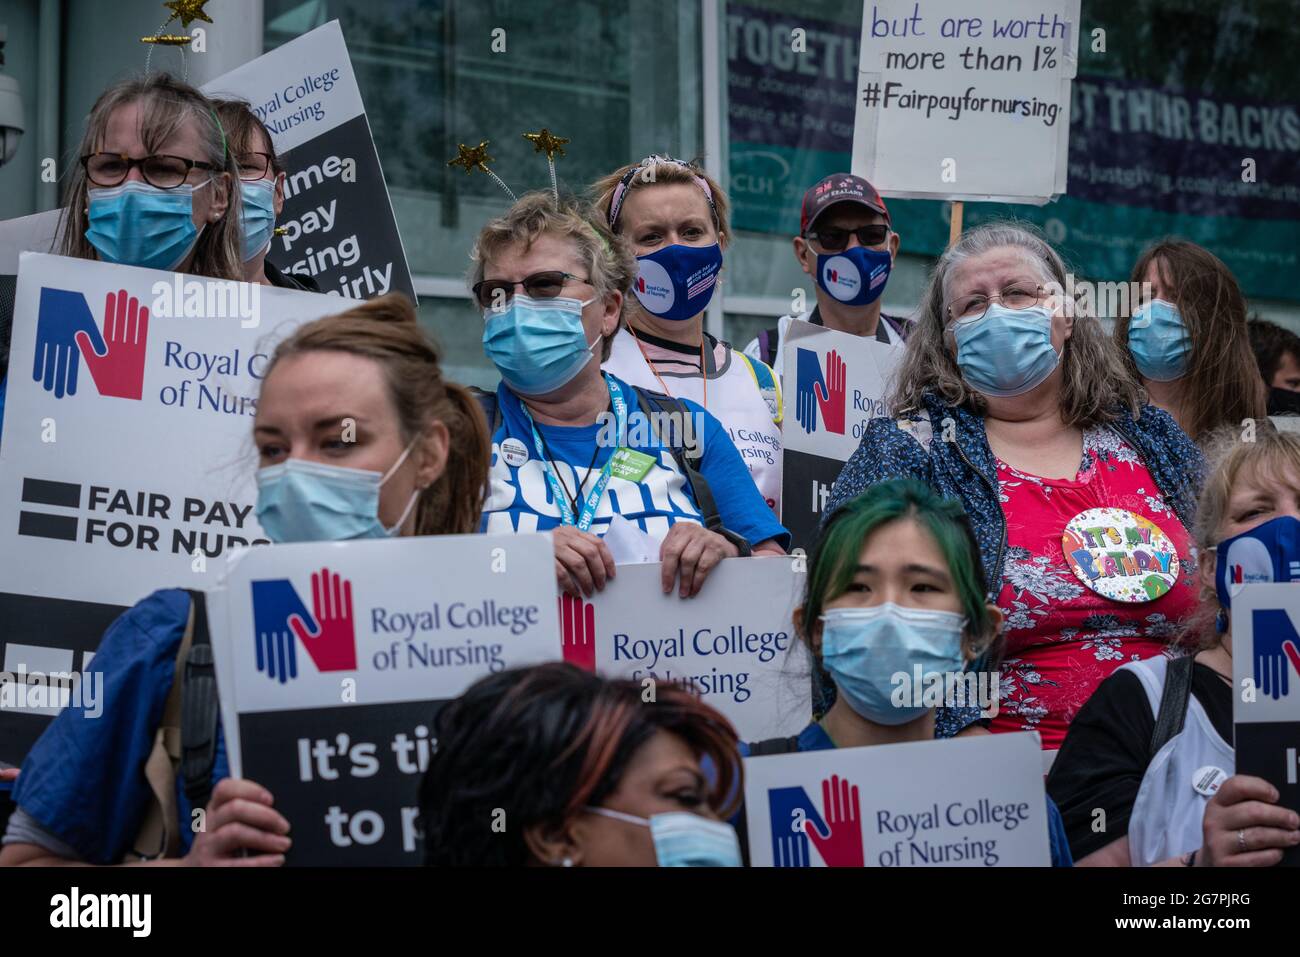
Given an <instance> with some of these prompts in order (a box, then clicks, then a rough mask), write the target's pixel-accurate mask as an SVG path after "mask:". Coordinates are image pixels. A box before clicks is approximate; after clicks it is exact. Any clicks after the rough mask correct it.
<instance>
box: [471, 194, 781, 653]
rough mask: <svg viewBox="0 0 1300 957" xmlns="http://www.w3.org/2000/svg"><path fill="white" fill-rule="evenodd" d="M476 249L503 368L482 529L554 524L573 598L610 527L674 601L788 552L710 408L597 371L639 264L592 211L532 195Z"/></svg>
mask: <svg viewBox="0 0 1300 957" xmlns="http://www.w3.org/2000/svg"><path fill="white" fill-rule="evenodd" d="M473 259H474V268H473V272H472V274H471V280H470V281H471V288H472V290H473V293H474V299H475V302H476V303H477V305H478V307H479V308H480V309H481V310H482V313H483V348H484V351H485V352H486V353H487V357H488V358H489V359H490V360H491V361H492V363H493V365H495V366H496V367H497V371H498V372H500V373H501V385H500V386H499V387H498V388H497V391H496V394H495V396H490V395H485V396H484V411H485V412H486V413H487V416H488V420H489V422H490V423H491V426H492V471H491V476H490V478H491V481H490V487H489V491H488V499H487V502H486V503H485V504H484V506H483V524H482V530H483V531H485V532H507V533H508V532H535V531H549V532H551V533H552V539H553V542H554V546H555V571H556V577H557V579H558V581H559V585H560V587H561V588H563V589H564V590H565V591H566V592H567V593H568V594H569V595H571V596H573V597H575V598H576V597H577V596H579V595H580V594H581V595H590V594H592V593H593V592H595V591H600V590H601V589H603V588H604V587H605V583H606V581H607V580H609V579H611V578H613V577H614V574H615V568H614V565H615V560H614V555H613V552H612V551H611V549H610V547H609V545H608V544H607V543H606V541H605V536H606V535H607V534H609V533H610V532H611V530H613V529H615V528H618V529H620V531H619V537H620V538H622V539H623V540H624V541H627V540H628V539H629V537H630V538H631V539H632V540H633V541H635V542H636V543H637V545H636V547H637V548H639V549H643V550H646V551H651V552H653V554H654V555H655V556H656V557H657V558H658V560H659V561H660V562H661V563H662V564H663V572H662V575H661V579H660V581H661V584H662V586H663V591H664V592H665V593H668V592H670V591H671V590H672V588H673V585H674V582H678V583H679V593H680V595H681V597H682V598H688V597H691V596H693V595H695V594H696V593H697V592H699V590H700V587H701V586H702V585H703V583H704V579H705V578H706V577H707V576H708V574H709V572H710V571H711V570H712V569H713V568H714V567H716V566H717V564H718V562H720V561H721V560H722V559H724V558H736V557H740V556H746V555H749V554H750V553H751V551H752V552H754V553H770V554H777V555H779V554H783V553H784V547H785V545H787V544H788V543H789V539H790V536H789V533H788V532H786V530H785V529H784V528H782V527H781V525H780V523H779V522H777V520H776V518H775V516H773V515H772V511H771V509H769V508H768V507H767V504H766V503H765V502H764V501H763V497H762V495H760V494H759V492H758V489H757V488H756V487H755V485H754V480H753V479H752V478H750V474H749V470H748V469H747V468H746V467H745V463H744V461H743V460H742V459H741V457H740V453H739V452H737V451H736V447H735V446H734V445H732V443H731V439H730V438H729V437H728V436H727V433H726V432H725V431H724V430H723V427H722V425H721V424H720V423H719V422H718V420H717V419H716V418H714V417H713V416H712V415H711V414H710V413H708V412H706V411H705V410H704V409H703V408H702V407H701V406H699V405H696V404H695V403H694V402H691V401H689V400H684V399H673V398H671V397H669V396H666V395H662V394H659V393H655V392H651V391H649V390H648V389H640V388H635V387H633V386H632V385H630V384H629V383H627V382H626V381H624V380H623V379H621V378H619V377H618V376H616V375H614V374H612V373H608V372H602V371H601V367H600V364H601V362H602V361H603V360H604V359H606V358H607V357H608V355H609V349H610V341H611V340H612V339H613V337H614V335H615V334H616V333H617V331H618V326H619V318H620V316H621V315H622V312H623V307H624V304H625V302H626V301H627V295H628V290H629V289H630V288H631V286H632V279H633V277H634V276H635V274H636V266H635V261H634V260H633V258H632V254H631V252H630V250H629V249H628V247H627V245H626V244H625V243H624V241H623V240H621V239H620V238H619V237H617V236H615V235H614V234H613V233H612V232H611V231H610V230H609V228H608V227H607V226H606V225H605V223H604V220H603V218H602V217H600V216H598V215H596V214H595V213H594V211H593V210H592V209H591V207H590V206H587V205H586V204H583V203H580V202H576V201H572V200H567V199H566V200H560V201H558V202H557V201H556V200H554V199H552V197H551V194H550V193H541V192H538V193H529V194H527V195H525V196H523V197H522V198H521V199H519V201H518V202H516V203H515V204H514V205H513V206H512V207H511V208H510V209H509V210H508V211H507V212H506V213H505V214H504V215H502V216H499V217H497V218H496V219H493V220H491V221H490V222H488V223H487V224H486V225H485V226H484V227H483V230H482V231H481V232H480V233H479V237H478V240H477V242H476V243H475V244H474V252H473ZM585 650H586V652H588V653H594V651H593V649H592V646H591V645H590V643H588V644H587V646H586V649H585ZM592 663H593V664H594V662H592Z"/></svg>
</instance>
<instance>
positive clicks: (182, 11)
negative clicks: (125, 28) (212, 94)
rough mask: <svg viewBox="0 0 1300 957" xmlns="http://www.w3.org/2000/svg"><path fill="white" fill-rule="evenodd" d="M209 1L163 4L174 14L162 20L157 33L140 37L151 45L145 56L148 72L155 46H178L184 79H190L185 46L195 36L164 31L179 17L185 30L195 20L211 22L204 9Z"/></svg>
mask: <svg viewBox="0 0 1300 957" xmlns="http://www.w3.org/2000/svg"><path fill="white" fill-rule="evenodd" d="M207 2H208V0H167V2H166V3H164V4H163V6H164V7H166V8H167V9H168V10H170V11H171V14H172V15H171V16H170V17H168V18H167V19H166V20H164V21H163V22H162V25H161V26H159V27H158V31H157V33H155V34H154V35H153V36H151V37H141V38H140V42H141V43H147V44H149V46H150V49H149V55H148V56H147V57H145V60H144V71H145V72H146V73H148V72H149V65H150V62H151V61H152V60H153V48H154V47H156V46H169V47H178V48H180V49H181V53H182V56H181V64H182V71H183V72H182V79H185V80H186V81H188V79H189V67H188V65H186V64H185V58H184V48H185V47H187V46H189V45H190V44H191V43H192V42H193V41H194V38H193V37H192V36H190V35H189V34H188V33H164V32H163V31H164V30H166V29H167V24H169V23H171V22H172V21H173V20H177V19H179V20H180V21H181V28H182V29H184V30H188V29H189V28H190V24H191V23H193V22H194V21H195V20H202V21H203V22H204V23H211V22H212V18H211V17H210V16H208V14H207V12H206V11H205V10H204V9H203V7H204V5H205V4H207Z"/></svg>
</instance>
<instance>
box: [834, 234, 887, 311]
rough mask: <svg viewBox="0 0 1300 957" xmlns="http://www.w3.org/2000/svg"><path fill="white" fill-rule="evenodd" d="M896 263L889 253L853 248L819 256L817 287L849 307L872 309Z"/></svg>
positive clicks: (862, 247)
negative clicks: (872, 304)
mask: <svg viewBox="0 0 1300 957" xmlns="http://www.w3.org/2000/svg"><path fill="white" fill-rule="evenodd" d="M893 265H894V260H893V257H891V256H890V255H889V250H888V249H869V248H867V247H866V246H854V247H852V248H851V249H846V250H844V251H843V252H840V253H830V254H827V253H818V254H817V285H819V286H821V287H822V289H824V290H826V292H827V293H829V294H830V296H831V297H832V298H833V299H835V300H837V301H839V302H842V303H844V305H846V306H869V305H871V303H873V302H875V301H876V300H877V299H879V298H880V294H881V293H882V292H884V291H885V283H886V282H888V281H889V270H890V269H891V268H893Z"/></svg>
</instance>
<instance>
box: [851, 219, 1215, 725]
mask: <svg viewBox="0 0 1300 957" xmlns="http://www.w3.org/2000/svg"><path fill="white" fill-rule="evenodd" d="M1070 285H1071V284H1069V283H1068V282H1067V278H1066V267H1065V264H1064V263H1063V262H1062V260H1061V257H1060V256H1059V255H1058V254H1057V253H1056V251H1055V250H1054V249H1052V247H1051V246H1050V245H1049V244H1048V243H1047V242H1046V240H1044V239H1043V238H1042V236H1041V235H1039V234H1038V233H1037V232H1035V231H1033V230H1031V229H1028V228H1025V227H1022V226H1020V225H1018V224H1015V223H990V224H988V225H984V226H980V227H979V228H977V229H974V230H972V231H971V232H969V233H967V234H965V235H964V236H962V237H961V239H960V240H958V241H957V242H956V243H955V244H954V245H953V246H952V247H950V248H949V249H948V251H947V252H945V253H944V254H943V256H942V257H941V258H940V259H939V262H938V263H937V264H936V266H935V268H934V272H933V275H932V276H931V279H930V283H929V287H928V289H927V291H926V294H925V297H924V300H923V303H922V306H921V312H920V315H919V317H918V319H917V322H916V323H915V324H914V326H913V332H912V335H911V338H909V340H908V342H907V345H906V353H905V355H904V359H903V362H902V364H901V366H900V367H899V369H898V370H897V374H896V379H895V382H894V386H893V391H892V393H891V395H890V397H889V406H890V413H891V415H892V416H893V418H878V419H874V420H872V421H871V422H870V423H869V425H868V427H867V429H866V431H865V433H864V434H863V437H862V444H861V445H860V446H859V447H858V450H857V452H855V453H854V455H853V457H852V458H851V459H850V460H849V461H848V463H847V464H846V465H845V467H844V470H843V471H842V472H841V473H840V476H839V479H838V480H837V481H836V483H835V486H834V489H833V491H832V495H831V502H830V505H829V507H828V508H827V509H826V513H827V514H831V513H832V512H834V510H835V508H836V507H838V506H839V504H840V503H842V502H844V501H847V500H848V499H851V498H853V497H854V496H855V495H858V494H860V493H861V492H862V491H864V490H865V489H866V488H868V487H869V486H871V485H872V484H873V483H875V482H878V481H881V480H883V479H887V478H895V477H914V478H918V479H920V480H921V481H923V482H926V483H927V484H929V485H930V486H931V487H932V488H934V489H935V490H936V491H938V492H940V493H942V494H944V495H947V496H951V497H953V498H958V499H960V500H961V501H962V503H963V505H965V508H966V511H967V513H968V514H969V515H970V517H971V521H972V523H973V525H974V527H975V531H976V534H977V537H978V538H979V543H980V552H981V557H982V558H983V561H984V567H985V569H986V576H987V581H986V586H987V588H988V591H989V594H990V596H991V597H992V598H993V600H995V601H996V604H997V605H998V607H999V608H1001V609H1002V613H1003V615H1004V616H1005V618H1006V626H1005V631H1004V645H1003V648H1002V649H1001V658H1002V660H1001V666H1000V667H1001V683H1000V693H1001V701H1000V704H999V710H998V711H997V713H996V715H995V716H994V717H993V719H992V723H991V729H992V730H993V731H1021V730H1032V731H1038V732H1039V733H1040V734H1041V735H1042V739H1043V747H1044V748H1045V749H1047V750H1055V749H1057V748H1059V747H1060V743H1061V741H1062V740H1063V739H1064V737H1065V732H1066V729H1067V728H1068V727H1069V724H1070V721H1071V719H1072V718H1073V717H1074V715H1075V714H1076V713H1077V712H1078V710H1079V708H1080V707H1081V706H1082V705H1083V703H1084V702H1085V701H1086V700H1087V699H1088V697H1089V696H1090V695H1091V694H1092V692H1093V691H1094V690H1095V689H1096V687H1097V686H1098V685H1099V684H1100V683H1101V682H1102V680H1104V679H1105V678H1106V677H1107V676H1108V675H1109V674H1110V673H1111V672H1112V671H1114V670H1115V668H1116V667H1118V666H1119V665H1121V664H1123V663H1124V662H1126V661H1130V660H1136V659H1139V658H1146V657H1150V656H1151V655H1154V654H1159V653H1160V652H1161V651H1163V650H1164V649H1165V648H1166V647H1167V646H1168V644H1169V643H1170V640H1171V639H1172V638H1173V637H1175V636H1176V635H1177V634H1178V633H1179V632H1180V631H1181V629H1182V624H1183V622H1184V619H1185V618H1187V617H1189V616H1190V615H1192V613H1193V612H1194V611H1195V608H1196V604H1197V588H1196V581H1195V575H1194V570H1195V551H1194V549H1193V547H1192V542H1191V539H1190V537H1189V535H1188V531H1187V530H1188V529H1189V528H1190V527H1191V525H1192V519H1193V513H1194V511H1195V502H1196V493H1197V489H1198V486H1199V482H1200V475H1201V470H1202V468H1203V462H1202V458H1201V453H1200V452H1199V451H1198V449H1197V447H1196V446H1195V445H1194V444H1193V443H1192V442H1191V441H1190V440H1189V439H1188V438H1187V436H1186V435H1185V434H1184V433H1183V432H1182V430H1181V429H1179V428H1178V425H1177V424H1176V423H1175V422H1174V420H1173V419H1172V418H1170V416H1169V415H1168V414H1167V413H1165V412H1163V411H1161V410H1159V409H1157V408H1155V407H1154V406H1151V405H1148V404H1146V397H1145V395H1144V394H1143V392H1142V389H1141V387H1140V386H1139V385H1138V384H1137V383H1136V382H1135V381H1134V379H1133V378H1132V376H1131V375H1130V374H1129V373H1128V372H1127V371H1126V367H1125V365H1124V363H1123V361H1122V357H1121V356H1120V355H1119V353H1118V352H1117V350H1116V348H1115V345H1114V343H1113V341H1112V340H1111V339H1110V338H1109V337H1108V336H1107V335H1106V334H1105V332H1104V331H1103V329H1102V328H1101V325H1100V323H1099V322H1098V320H1097V319H1096V318H1095V317H1094V316H1090V315H1082V314H1079V310H1078V309H1077V308H1076V304H1075V302H1074V301H1073V299H1071V298H1070V297H1069V296H1067V295H1066V294H1065V292H1064V290H1065V289H1066V288H1067V286H1070ZM950 704H951V702H950ZM978 717H979V711H978V710H977V709H976V708H974V707H969V706H968V707H949V708H946V709H943V710H941V711H940V713H939V722H938V732H939V734H940V735H941V736H946V735H952V734H956V733H958V732H959V731H961V730H963V729H965V728H967V727H970V726H971V725H973V724H974V723H975V722H976V721H977V720H978Z"/></svg>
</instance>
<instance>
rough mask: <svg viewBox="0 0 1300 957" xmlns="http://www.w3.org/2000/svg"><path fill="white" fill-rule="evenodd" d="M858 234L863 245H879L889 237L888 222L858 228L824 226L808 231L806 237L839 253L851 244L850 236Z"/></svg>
mask: <svg viewBox="0 0 1300 957" xmlns="http://www.w3.org/2000/svg"><path fill="white" fill-rule="evenodd" d="M850 235H852V236H857V237H858V242H859V243H861V244H862V245H863V246H879V245H881V244H882V243H883V242H884V241H885V240H886V239H888V238H889V224H888V223H872V224H871V225H870V226H859V227H858V228H857V229H841V228H840V227H838V226H823V227H822V228H821V229H818V230H817V231H816V232H811V233H808V234H807V235H806V236H805V238H806V239H811V240H813V241H814V242H816V243H818V244H819V245H820V246H821V247H822V249H824V250H826V251H827V252H828V253H837V252H840V251H841V250H842V249H844V247H845V246H847V245H848V244H849V236H850Z"/></svg>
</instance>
